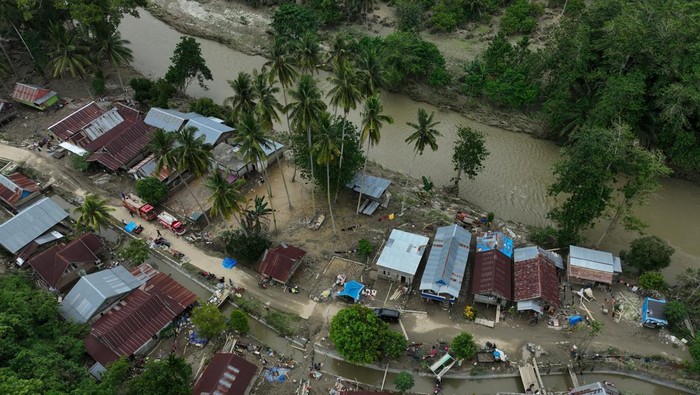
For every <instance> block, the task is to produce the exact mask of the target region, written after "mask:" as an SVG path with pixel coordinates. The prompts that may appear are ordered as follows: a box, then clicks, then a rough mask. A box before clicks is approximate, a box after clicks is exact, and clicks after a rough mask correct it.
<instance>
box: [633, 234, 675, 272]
mask: <svg viewBox="0 0 700 395" xmlns="http://www.w3.org/2000/svg"><path fill="white" fill-rule="evenodd" d="M674 252H676V250H675V249H674V248H673V247H671V246H670V245H668V243H667V242H666V240H663V239H662V238H660V237H658V236H644V237H640V238H638V239H635V240H632V242H631V243H630V249H629V251H621V252H620V257H621V258H622V260H624V261H625V263H627V264H628V265H630V266H632V267H636V268H637V269H639V271H640V272H642V273H644V272H648V271H654V270H661V269H664V268H667V267H668V266H669V265H670V264H671V256H672V255H673V253H674Z"/></svg>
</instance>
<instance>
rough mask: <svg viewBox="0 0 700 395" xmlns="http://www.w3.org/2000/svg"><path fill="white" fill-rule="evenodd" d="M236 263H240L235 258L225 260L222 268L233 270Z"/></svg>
mask: <svg viewBox="0 0 700 395" xmlns="http://www.w3.org/2000/svg"><path fill="white" fill-rule="evenodd" d="M236 263H238V261H237V260H235V259H233V258H224V262H223V263H222V264H221V266H223V267H224V268H226V269H231V268H233V267H234V266H236Z"/></svg>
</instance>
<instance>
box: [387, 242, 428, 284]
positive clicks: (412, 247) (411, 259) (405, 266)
mask: <svg viewBox="0 0 700 395" xmlns="http://www.w3.org/2000/svg"><path fill="white" fill-rule="evenodd" d="M428 241H429V239H428V238H427V237H425V236H421V235H417V234H413V233H408V232H404V231H403V230H399V229H394V230H392V231H391V235H389V240H387V242H386V244H385V245H384V249H383V250H382V253H381V255H379V259H378V260H377V268H378V270H379V276H381V277H384V278H387V279H389V280H393V281H400V282H401V283H404V284H411V283H413V276H415V275H416V271H418V266H419V265H420V262H421V259H422V258H423V254H424V253H425V249H426V247H427V246H428Z"/></svg>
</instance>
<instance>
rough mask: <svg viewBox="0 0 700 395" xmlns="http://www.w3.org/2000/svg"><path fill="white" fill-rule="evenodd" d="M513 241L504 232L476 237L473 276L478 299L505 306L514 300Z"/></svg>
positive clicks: (475, 299) (477, 300)
mask: <svg viewBox="0 0 700 395" xmlns="http://www.w3.org/2000/svg"><path fill="white" fill-rule="evenodd" d="M512 255H513V240H511V239H509V238H507V237H505V236H504V235H503V233H501V232H487V233H486V234H484V235H482V236H479V237H477V238H476V259H475V262H474V275H473V278H472V294H474V301H475V302H479V303H485V304H491V305H499V304H500V305H505V303H506V302H507V301H509V300H513V288H512V284H511V282H512V278H513V265H512V264H511V257H512Z"/></svg>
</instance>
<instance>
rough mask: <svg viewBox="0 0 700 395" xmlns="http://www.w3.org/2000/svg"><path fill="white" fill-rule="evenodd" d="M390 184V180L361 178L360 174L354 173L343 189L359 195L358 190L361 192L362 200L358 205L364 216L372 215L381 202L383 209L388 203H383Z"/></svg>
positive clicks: (371, 177)
mask: <svg viewBox="0 0 700 395" xmlns="http://www.w3.org/2000/svg"><path fill="white" fill-rule="evenodd" d="M390 184H391V180H387V179H386V178H379V177H375V176H370V175H368V174H365V175H364V176H363V175H362V173H355V176H354V177H353V178H352V181H350V182H349V183H347V184H345V187H346V188H350V189H352V190H353V191H355V192H357V193H360V190H361V191H362V197H363V198H364V199H363V200H362V203H361V205H360V212H361V213H362V214H365V215H372V214H374V212H375V211H376V210H377V208H379V206H380V205H381V204H382V203H383V202H384V207H386V205H387V204H388V201H385V200H386V195H385V194H386V191H387V189H389V185H390Z"/></svg>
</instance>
